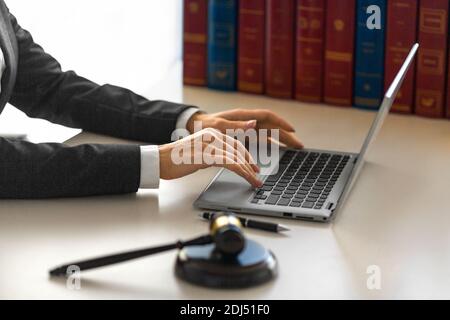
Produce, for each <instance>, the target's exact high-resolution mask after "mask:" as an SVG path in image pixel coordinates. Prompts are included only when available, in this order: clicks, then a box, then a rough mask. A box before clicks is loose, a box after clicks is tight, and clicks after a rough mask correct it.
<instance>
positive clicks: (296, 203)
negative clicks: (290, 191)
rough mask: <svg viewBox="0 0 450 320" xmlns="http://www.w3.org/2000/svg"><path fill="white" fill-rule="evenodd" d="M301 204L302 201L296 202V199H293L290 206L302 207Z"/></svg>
mask: <svg viewBox="0 0 450 320" xmlns="http://www.w3.org/2000/svg"><path fill="white" fill-rule="evenodd" d="M301 205H302V203H301V202H295V201H292V202H291V204H290V205H289V206H290V207H300V206H301Z"/></svg>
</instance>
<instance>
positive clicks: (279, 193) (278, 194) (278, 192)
mask: <svg viewBox="0 0 450 320" xmlns="http://www.w3.org/2000/svg"><path fill="white" fill-rule="evenodd" d="M270 194H271V195H272V194H273V195H275V196H280V195H281V194H282V192H281V191H277V190H275V191H272V192H271V193H270Z"/></svg>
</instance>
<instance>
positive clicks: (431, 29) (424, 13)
mask: <svg viewBox="0 0 450 320" xmlns="http://www.w3.org/2000/svg"><path fill="white" fill-rule="evenodd" d="M446 18H447V12H446V11H445V10H442V9H430V8H422V9H421V10H420V31H422V32H426V33H432V34H439V35H444V34H445V32H446V31H447V27H448V26H447V24H446V23H445V21H446V20H447V19H446Z"/></svg>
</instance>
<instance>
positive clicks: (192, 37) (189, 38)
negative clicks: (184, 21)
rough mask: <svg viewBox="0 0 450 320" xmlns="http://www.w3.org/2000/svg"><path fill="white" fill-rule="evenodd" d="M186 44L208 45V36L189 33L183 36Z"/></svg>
mask: <svg viewBox="0 0 450 320" xmlns="http://www.w3.org/2000/svg"><path fill="white" fill-rule="evenodd" d="M183 38H184V42H188V43H201V44H203V43H206V34H204V33H189V32H185V33H184V34H183Z"/></svg>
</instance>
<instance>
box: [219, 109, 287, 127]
mask: <svg viewBox="0 0 450 320" xmlns="http://www.w3.org/2000/svg"><path fill="white" fill-rule="evenodd" d="M216 115H217V116H218V117H222V118H224V119H227V120H234V121H242V120H244V121H248V120H257V121H258V122H260V121H261V122H262V121H265V122H268V123H270V124H272V125H273V126H274V127H275V128H280V129H284V130H287V131H290V132H295V128H294V127H293V126H292V125H291V124H290V123H289V122H288V121H286V120H285V119H283V118H282V117H280V116H278V115H277V114H276V113H274V112H272V111H270V110H266V109H256V110H247V109H234V110H229V111H224V112H220V113H218V114H216Z"/></svg>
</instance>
